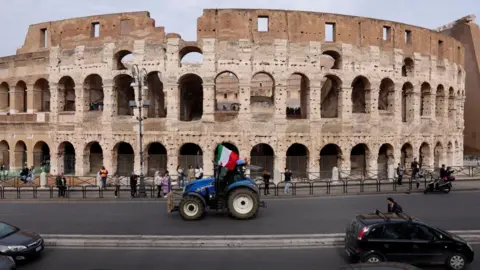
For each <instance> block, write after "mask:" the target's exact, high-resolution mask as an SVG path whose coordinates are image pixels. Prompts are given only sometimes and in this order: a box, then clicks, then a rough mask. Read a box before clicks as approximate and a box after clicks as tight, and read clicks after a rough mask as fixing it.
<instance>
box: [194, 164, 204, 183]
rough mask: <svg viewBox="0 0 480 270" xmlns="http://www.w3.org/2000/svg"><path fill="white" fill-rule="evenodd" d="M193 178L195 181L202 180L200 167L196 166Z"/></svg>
mask: <svg viewBox="0 0 480 270" xmlns="http://www.w3.org/2000/svg"><path fill="white" fill-rule="evenodd" d="M195 178H196V179H197V180H198V179H202V178H203V169H202V167H200V166H198V165H197V168H196V169H195Z"/></svg>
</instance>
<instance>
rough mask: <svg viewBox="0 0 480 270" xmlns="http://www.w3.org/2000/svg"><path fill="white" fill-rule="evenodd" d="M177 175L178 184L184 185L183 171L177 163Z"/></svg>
mask: <svg viewBox="0 0 480 270" xmlns="http://www.w3.org/2000/svg"><path fill="white" fill-rule="evenodd" d="M177 176H178V186H179V187H183V186H184V185H185V175H184V173H183V168H182V166H180V165H178V167H177Z"/></svg>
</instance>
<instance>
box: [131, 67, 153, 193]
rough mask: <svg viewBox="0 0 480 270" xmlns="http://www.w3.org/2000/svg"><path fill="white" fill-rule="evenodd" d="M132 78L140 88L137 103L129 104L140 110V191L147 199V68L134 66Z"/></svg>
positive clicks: (148, 103)
mask: <svg viewBox="0 0 480 270" xmlns="http://www.w3.org/2000/svg"><path fill="white" fill-rule="evenodd" d="M132 77H133V82H132V86H133V87H135V86H138V98H137V102H135V100H130V101H129V104H130V107H131V108H132V109H134V108H138V116H137V120H138V145H139V148H140V149H139V150H140V187H139V189H138V196H139V197H146V196H147V193H146V191H145V175H144V173H143V172H144V162H143V160H144V153H143V120H145V119H147V118H146V117H144V116H143V114H142V109H143V108H148V107H149V106H150V101H149V100H143V93H142V88H143V85H144V83H146V77H147V70H146V69H145V68H142V69H140V68H139V67H138V65H137V64H134V65H132Z"/></svg>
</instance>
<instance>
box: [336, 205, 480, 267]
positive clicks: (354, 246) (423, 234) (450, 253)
mask: <svg viewBox="0 0 480 270" xmlns="http://www.w3.org/2000/svg"><path fill="white" fill-rule="evenodd" d="M345 253H346V255H347V256H348V257H349V258H350V259H351V260H352V261H353V262H358V261H360V262H366V263H379V262H384V261H391V262H404V263H411V264H415V265H437V264H439V265H440V264H444V265H446V266H447V267H448V268H449V269H454V270H460V269H465V267H466V265H467V264H470V263H471V262H472V261H473V257H474V251H473V248H472V247H471V246H470V245H469V244H468V243H467V242H466V241H465V240H463V239H462V238H460V237H458V236H456V235H454V234H451V233H449V232H446V231H444V230H442V229H439V228H435V227H432V226H429V225H428V224H426V223H424V222H422V221H420V220H418V219H414V218H412V217H409V216H408V215H406V214H392V213H381V212H380V211H378V210H377V211H376V212H375V213H372V214H366V215H358V216H357V217H356V218H355V219H354V220H352V221H351V222H350V224H349V225H348V227H347V229H346V234H345Z"/></svg>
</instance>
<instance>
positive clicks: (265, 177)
mask: <svg viewBox="0 0 480 270" xmlns="http://www.w3.org/2000/svg"><path fill="white" fill-rule="evenodd" d="M270 177H271V176H270V172H268V170H265V171H263V184H264V185H265V189H264V190H263V194H264V195H268V194H270Z"/></svg>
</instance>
